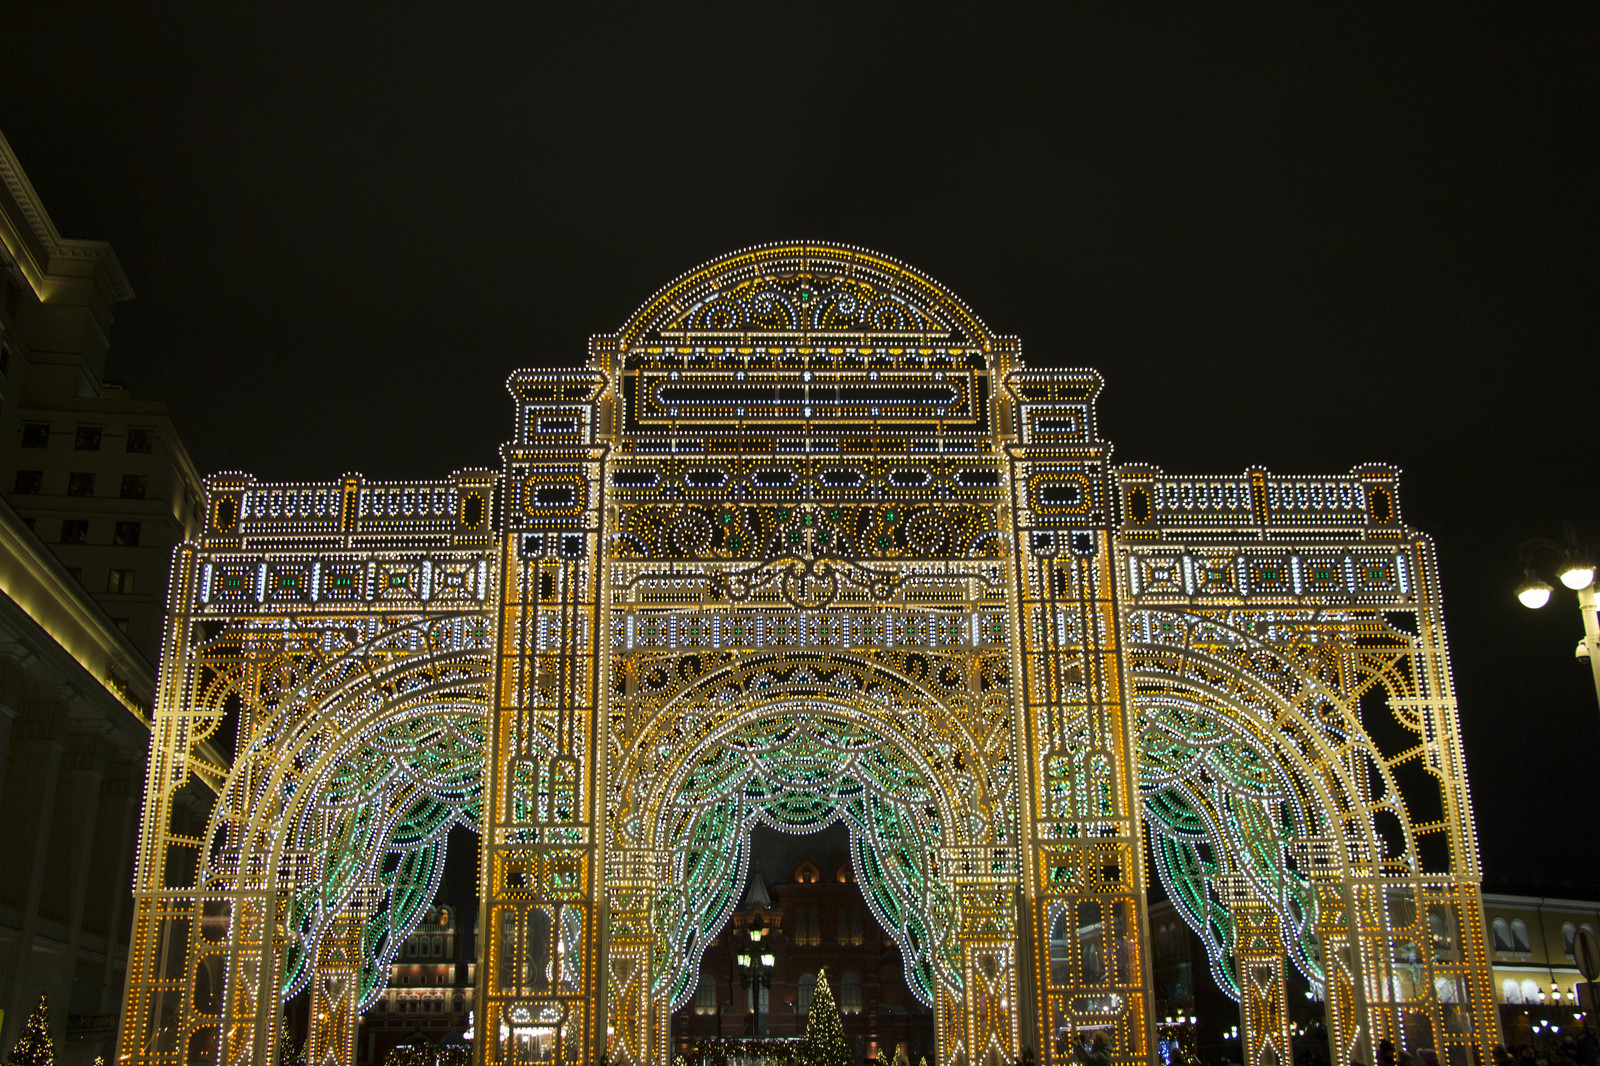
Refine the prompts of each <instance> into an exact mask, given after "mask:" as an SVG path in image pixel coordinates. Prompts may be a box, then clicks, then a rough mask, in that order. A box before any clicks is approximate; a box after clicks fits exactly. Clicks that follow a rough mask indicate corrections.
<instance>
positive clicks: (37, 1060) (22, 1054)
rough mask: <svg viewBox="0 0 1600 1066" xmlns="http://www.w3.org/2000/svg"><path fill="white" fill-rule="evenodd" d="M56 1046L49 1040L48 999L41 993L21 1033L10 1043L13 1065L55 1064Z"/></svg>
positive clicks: (40, 1065) (47, 1065)
mask: <svg viewBox="0 0 1600 1066" xmlns="http://www.w3.org/2000/svg"><path fill="white" fill-rule="evenodd" d="M55 1061H56V1046H55V1044H54V1043H53V1042H52V1041H51V1040H50V1001H49V999H48V998H47V997H45V996H44V995H43V994H41V995H40V996H39V1005H38V1006H37V1007H35V1008H33V1013H32V1014H30V1015H28V1020H27V1021H26V1022H24V1023H23V1025H22V1035H21V1036H20V1037H18V1038H17V1042H16V1043H15V1044H12V1045H11V1062H12V1063H14V1064H15V1066H55Z"/></svg>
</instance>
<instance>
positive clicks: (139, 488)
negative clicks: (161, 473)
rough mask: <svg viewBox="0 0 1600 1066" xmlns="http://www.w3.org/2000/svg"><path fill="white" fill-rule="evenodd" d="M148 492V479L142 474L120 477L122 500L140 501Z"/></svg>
mask: <svg viewBox="0 0 1600 1066" xmlns="http://www.w3.org/2000/svg"><path fill="white" fill-rule="evenodd" d="M149 491H150V479H149V478H148V477H146V476H145V475H144V474H123V475H122V498H123V499H124V500H142V499H144V498H145V496H146V494H147V493H149Z"/></svg>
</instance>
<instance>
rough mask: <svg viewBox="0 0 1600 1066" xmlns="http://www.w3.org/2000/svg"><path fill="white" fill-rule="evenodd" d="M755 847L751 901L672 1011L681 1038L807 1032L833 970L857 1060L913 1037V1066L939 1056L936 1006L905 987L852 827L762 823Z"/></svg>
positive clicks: (886, 1053) (882, 1054) (890, 1050)
mask: <svg viewBox="0 0 1600 1066" xmlns="http://www.w3.org/2000/svg"><path fill="white" fill-rule="evenodd" d="M753 854H754V855H756V856H757V858H756V859H754V860H752V862H751V872H750V879H749V883H748V885H747V886H746V889H745V896H744V899H743V900H742V901H741V903H740V906H739V909H738V910H737V911H736V912H734V915H733V917H732V918H731V919H730V921H729V922H728V924H727V926H725V927H724V928H723V930H722V932H721V933H720V934H719V935H718V936H717V938H716V939H715V940H713V941H712V942H711V944H710V945H709V946H708V947H707V948H706V953H705V957H704V959H703V960H702V962H701V966H700V983H699V987H698V989H697V990H696V992H695V994H694V996H693V997H692V998H691V999H690V1000H689V1002H687V1003H686V1004H684V1006H683V1007H682V1008H680V1009H679V1010H678V1011H677V1012H676V1013H675V1014H674V1015H673V1019H672V1026H673V1030H672V1031H673V1039H674V1041H675V1043H676V1044H677V1045H678V1046H679V1047H680V1048H687V1046H688V1045H689V1044H691V1043H693V1042H694V1041H696V1040H702V1039H706V1038H710V1037H747V1036H755V1035H761V1036H774V1037H780V1036H799V1035H802V1034H803V1033H804V1032H805V1025H806V1011H807V1009H808V1008H809V1007H810V1005H811V993H812V990H813V989H814V988H815V987H816V979H817V974H818V973H820V972H822V971H823V969H824V968H826V970H827V974H828V979H829V982H830V983H831V984H832V986H833V994H834V999H835V1000H836V1001H837V1002H838V1004H839V1010H840V1014H841V1015H842V1020H843V1023H844V1031H845V1037H846V1039H847V1040H848V1041H849V1042H850V1044H851V1046H852V1047H853V1048H854V1049H855V1054H856V1061H857V1062H862V1063H864V1062H870V1061H873V1060H874V1059H881V1061H883V1062H885V1063H887V1062H888V1061H889V1060H890V1059H891V1058H892V1057H893V1055H894V1047H895V1045H896V1044H899V1043H903V1044H905V1045H906V1047H907V1053H908V1054H909V1056H910V1058H911V1061H912V1062H913V1063H915V1062H916V1061H917V1059H918V1057H919V1056H921V1055H926V1056H927V1057H928V1061H929V1062H930V1063H933V1061H934V1018H933V1010H932V1008H931V1007H928V1006H927V1005H925V1004H923V1003H922V1002H921V1001H919V1000H918V999H917V998H916V997H915V996H914V995H912V994H911V990H910V989H909V988H908V987H907V986H906V979H905V968H904V964H903V961H902V959H901V956H900V949H899V948H898V947H897V946H896V945H895V942H894V938H893V937H892V936H891V935H890V934H889V933H888V932H887V931H886V930H885V929H884V928H883V927H882V926H881V925H879V924H878V921H877V919H876V918H875V917H874V916H873V913H872V909H871V908H870V907H868V906H867V902H866V900H865V899H864V898H863V897H862V895H861V890H860V888H859V887H857V885H856V883H855V876H854V872H853V870H852V868H851V864H850V860H849V848H848V837H847V835H846V833H845V831H844V828H843V826H839V825H835V826H833V827H831V828H830V829H829V830H825V831H823V832H821V833H817V834H812V835H811V836H805V837H793V836H786V835H784V834H779V833H776V832H772V831H770V830H763V829H757V830H756V833H755V840H754V842H753ZM753 932H754V933H755V938H752V933H753ZM741 956H744V957H745V958H747V959H748V960H749V963H750V965H748V966H741V965H740V957H741ZM763 956H767V957H770V960H771V965H770V967H765V966H762V965H761V962H762V957H763ZM752 975H754V980H753V979H752ZM762 977H765V978H766V979H767V980H768V981H770V987H762V986H763V984H764V982H763V981H762ZM752 985H756V986H757V987H751V986H752Z"/></svg>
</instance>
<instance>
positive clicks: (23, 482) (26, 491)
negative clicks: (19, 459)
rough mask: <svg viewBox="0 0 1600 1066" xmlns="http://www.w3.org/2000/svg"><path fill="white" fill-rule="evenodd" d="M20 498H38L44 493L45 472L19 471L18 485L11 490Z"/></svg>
mask: <svg viewBox="0 0 1600 1066" xmlns="http://www.w3.org/2000/svg"><path fill="white" fill-rule="evenodd" d="M11 491H12V492H15V493H16V494H17V495H18V496H37V495H39V493H41V492H43V491H44V471H43V470H18V471H17V484H16V487H15V488H14V489H12V490H11Z"/></svg>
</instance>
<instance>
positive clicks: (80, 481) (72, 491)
mask: <svg viewBox="0 0 1600 1066" xmlns="http://www.w3.org/2000/svg"><path fill="white" fill-rule="evenodd" d="M67 495H68V496H93V495H94V475H93V474H90V473H87V472H85V471H82V470H75V471H73V472H72V473H70V474H68V475H67Z"/></svg>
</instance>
